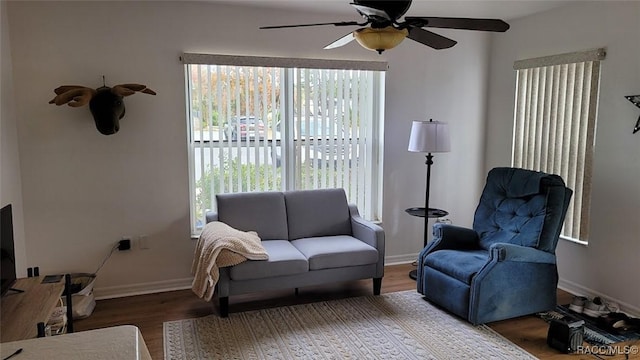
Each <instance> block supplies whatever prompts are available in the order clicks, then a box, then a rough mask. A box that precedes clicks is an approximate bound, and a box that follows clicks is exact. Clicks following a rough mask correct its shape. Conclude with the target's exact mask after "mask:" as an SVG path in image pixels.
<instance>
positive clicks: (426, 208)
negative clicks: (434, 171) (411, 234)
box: [423, 153, 433, 247]
mask: <svg viewBox="0 0 640 360" xmlns="http://www.w3.org/2000/svg"><path fill="white" fill-rule="evenodd" d="M425 164H427V185H426V186H425V189H426V190H425V193H424V245H423V247H424V246H427V243H428V242H429V241H428V240H429V232H428V231H427V229H429V187H430V184H431V165H433V155H431V153H428V154H427V161H426V162H425Z"/></svg>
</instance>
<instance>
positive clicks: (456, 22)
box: [404, 16, 509, 32]
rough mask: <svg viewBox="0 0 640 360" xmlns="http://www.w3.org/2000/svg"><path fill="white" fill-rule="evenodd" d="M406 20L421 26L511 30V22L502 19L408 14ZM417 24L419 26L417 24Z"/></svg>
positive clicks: (497, 30)
mask: <svg viewBox="0 0 640 360" xmlns="http://www.w3.org/2000/svg"><path fill="white" fill-rule="evenodd" d="M404 20H405V22H407V23H409V24H412V23H414V24H415V23H418V24H421V26H420V27H435V28H444V29H463V30H480V31H495V32H505V31H507V30H509V24H507V23H506V22H504V21H502V20H500V19H472V18H451V17H422V16H420V17H418V16H406V17H405V18H404ZM416 26H418V25H417V24H416Z"/></svg>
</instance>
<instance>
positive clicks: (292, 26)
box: [260, 21, 368, 29]
mask: <svg viewBox="0 0 640 360" xmlns="http://www.w3.org/2000/svg"><path fill="white" fill-rule="evenodd" d="M367 24H368V23H359V22H357V21H343V22H330V23H316V24H298V25H274V26H261V27H260V29H284V28H294V27H308V26H323V25H333V26H355V25H357V26H364V25H367Z"/></svg>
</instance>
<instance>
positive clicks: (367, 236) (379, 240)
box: [349, 204, 384, 252]
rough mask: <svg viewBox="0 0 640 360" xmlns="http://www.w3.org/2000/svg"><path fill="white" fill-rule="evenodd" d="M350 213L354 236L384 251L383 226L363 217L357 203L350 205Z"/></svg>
mask: <svg viewBox="0 0 640 360" xmlns="http://www.w3.org/2000/svg"><path fill="white" fill-rule="evenodd" d="M349 213H350V215H351V232H352V233H353V237H355V238H356V239H358V240H361V241H363V242H365V243H367V244H369V245H371V246H373V247H374V248H376V249H378V251H380V250H382V251H383V252H384V230H383V229H382V227H381V226H379V225H376V224H374V223H373V222H371V221H368V220H365V219H363V218H362V217H361V216H360V213H359V212H358V208H357V207H356V206H355V205H352V204H350V205H349Z"/></svg>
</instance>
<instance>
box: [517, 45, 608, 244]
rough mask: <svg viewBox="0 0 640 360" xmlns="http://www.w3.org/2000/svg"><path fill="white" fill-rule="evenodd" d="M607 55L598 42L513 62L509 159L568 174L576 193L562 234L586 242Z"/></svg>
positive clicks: (569, 184)
mask: <svg viewBox="0 0 640 360" xmlns="http://www.w3.org/2000/svg"><path fill="white" fill-rule="evenodd" d="M605 57H606V51H605V49H604V48H599V49H593V50H588V51H581V52H573V53H566V54H559V55H552V56H545V57H539V58H533V59H525V60H519V61H516V62H515V63H514V66H513V68H514V70H516V84H515V87H516V89H515V104H514V120H513V121H514V127H513V141H512V155H511V165H512V166H514V167H522V168H527V169H531V170H536V171H544V172H547V173H555V174H558V175H560V176H561V177H562V178H563V179H564V180H565V182H566V183H567V186H568V187H569V188H571V189H572V190H573V192H574V193H573V196H572V199H571V203H570V205H569V209H568V213H567V218H566V219H565V224H564V226H563V229H562V233H561V235H560V237H561V238H562V239H565V240H568V241H572V242H576V243H579V244H583V245H587V244H588V242H589V225H590V202H591V182H592V172H593V155H594V154H593V153H594V148H595V135H596V124H597V109H598V102H599V101H598V100H599V89H600V75H601V63H600V62H601V60H604V59H605ZM558 143H560V144H561V145H560V146H558ZM551 145H553V146H551ZM549 148H551V151H549V150H548V149H549ZM549 152H551V156H548V153H549ZM572 161H575V164H574V163H573V162H572ZM574 165H575V166H574ZM574 215H576V216H575V217H576V218H574Z"/></svg>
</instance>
